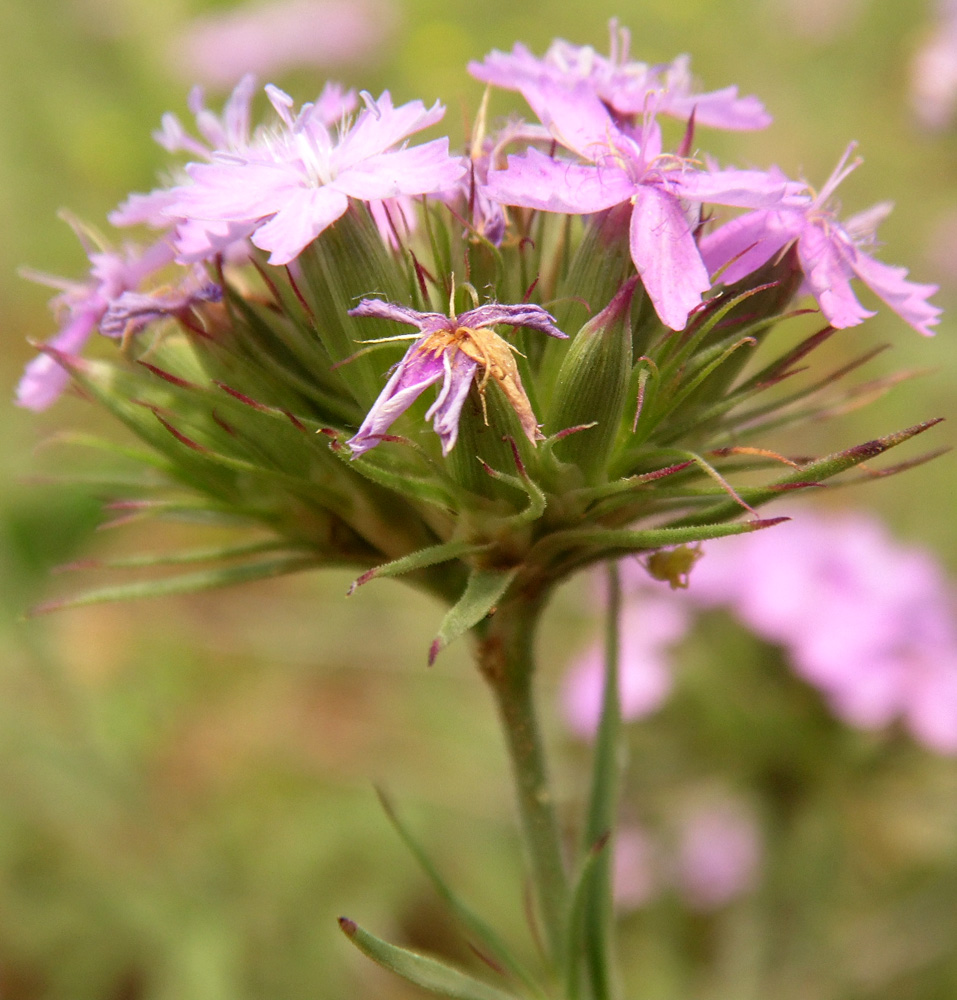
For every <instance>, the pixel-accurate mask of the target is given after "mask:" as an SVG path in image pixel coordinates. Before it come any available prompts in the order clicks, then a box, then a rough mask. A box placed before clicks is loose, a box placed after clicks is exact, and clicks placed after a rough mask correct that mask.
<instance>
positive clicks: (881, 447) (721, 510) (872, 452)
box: [671, 417, 943, 531]
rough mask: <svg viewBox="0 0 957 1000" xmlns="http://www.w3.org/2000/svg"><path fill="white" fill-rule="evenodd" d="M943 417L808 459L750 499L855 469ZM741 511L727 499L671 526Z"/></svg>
mask: <svg viewBox="0 0 957 1000" xmlns="http://www.w3.org/2000/svg"><path fill="white" fill-rule="evenodd" d="M942 420H943V417H937V418H936V419H934V420H925V421H923V423H919V424H914V425H913V426H912V427H908V428H906V429H905V430H902V431H897V432H896V433H894V434H888V435H886V436H885V437H881V438H875V439H874V440H873V441H865V442H864V443H863V444H859V445H855V446H854V447H853V448H847V449H845V450H844V451H838V452H834V453H833V454H831V455H826V456H825V457H824V458H819V459H817V460H816V461H813V462H808V463H807V464H805V465H802V466H801V468H800V469H797V470H796V471H795V472H793V473H791V474H790V475H788V476H783V477H782V478H781V479H778V480H776V481H775V482H774V483H772V484H771V485H770V486H766V487H763V488H761V487H757V488H756V489H755V490H754V491H753V492H751V497H753V499H749V503H750V504H751V506H752V507H759V506H760V505H761V504H764V503H767V502H768V501H770V500H774V499H776V498H778V497H780V496H781V492H782V490H784V489H787V488H788V487H789V486H793V485H794V484H796V483H805V482H814V483H819V482H822V481H823V480H825V479H830V478H831V477H832V476H836V475H839V474H840V473H842V472H845V471H846V470H847V469H852V468H854V466H856V465H860V464H861V463H862V462H867V461H870V460H871V459H872V458H876V457H877V456H878V455H881V454H883V453H884V452H885V451H888V450H889V449H891V448H896V447H897V445H899V444H903V443H904V442H905V441H909V440H910V439H911V438H912V437H916V436H917V435H918V434H923V433H924V431H927V430H930V428H931V427H935V426H936V425H937V424H939V423H940V422H941V421H942ZM740 513H741V507H740V505H739V504H737V503H735V502H734V501H729V502H727V503H723V504H718V505H716V506H713V507H709V508H707V509H706V510H704V511H702V512H701V513H699V514H693V515H691V516H689V517H685V518H682V519H681V520H680V521H675V522H674V523H673V525H672V526H671V530H679V531H680V530H684V529H685V528H686V527H691V526H698V525H703V524H704V523H705V522H709V523H710V522H714V521H722V520H728V519H730V518H732V517H736V516H737V515H738V514H740ZM749 523H754V522H749Z"/></svg>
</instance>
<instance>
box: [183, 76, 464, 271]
mask: <svg viewBox="0 0 957 1000" xmlns="http://www.w3.org/2000/svg"><path fill="white" fill-rule="evenodd" d="M267 93H268V94H269V97H270V100H271V101H272V105H273V108H274V109H275V111H276V114H277V116H278V118H279V124H278V126H277V127H276V128H275V129H274V130H273V131H271V132H270V133H268V134H267V133H263V135H262V141H260V142H257V143H254V144H252V145H251V146H250V147H249V148H248V149H246V150H243V151H239V152H232V153H219V152H217V153H216V154H215V155H214V156H213V158H212V161H211V162H208V163H192V164H190V165H189V166H188V167H187V168H186V169H187V173H188V174H189V177H190V180H191V183H189V184H185V185H183V186H181V187H179V188H176V189H174V191H173V197H172V199H171V202H170V204H168V205H167V206H166V208H165V213H166V215H167V216H169V217H170V218H171V219H175V220H177V221H178V222H179V223H180V225H181V226H182V225H183V224H184V223H185V224H186V227H187V229H188V231H189V238H188V239H187V238H183V237H182V236H181V237H180V239H179V243H178V250H179V251H180V257H181V259H184V260H197V259H201V258H202V257H203V256H204V255H209V254H211V253H214V252H215V251H216V248H217V246H218V245H219V244H220V243H221V241H222V238H223V233H224V232H228V233H229V235H230V237H233V238H235V236H236V234H237V233H245V234H246V235H249V236H250V237H251V239H252V242H253V243H254V244H255V245H256V246H258V247H260V248H261V249H263V250H268V251H270V254H271V256H270V258H269V261H270V263H271V264H287V263H289V262H290V261H291V260H293V259H294V258H295V257H297V256H298V255H299V253H301V251H302V250H303V249H304V248H305V247H306V246H307V245H308V244H309V243H311V242H312V240H314V239H315V238H316V237H317V236H318V235H319V234H320V233H321V232H322V231H323V230H324V229H326V227H328V226H330V225H331V224H332V223H333V222H335V221H336V219H338V218H340V217H341V216H342V215H343V214H344V213H345V211H346V209H347V208H348V207H349V200H350V199H351V198H354V199H358V200H360V201H366V202H370V201H381V200H385V199H391V198H399V197H403V196H409V195H422V194H431V193H434V192H436V191H443V190H447V189H448V188H450V187H452V186H453V185H454V184H455V183H456V182H457V181H458V180H459V178H460V177H461V176H462V174H463V172H464V170H465V167H464V165H463V164H462V162H461V161H460V160H459V159H455V158H453V157H451V156H450V155H449V151H448V139H436V140H433V141H432V142H427V143H424V144H423V145H421V146H410V147H407V146H404V145H403V143H404V141H405V140H406V139H407V138H408V137H409V136H410V135H412V134H414V133H415V132H419V131H421V130H422V129H424V128H427V127H428V126H430V125H433V124H435V122H437V121H438V120H439V119H440V118H441V117H442V115H443V114H444V109H443V108H442V106H441V105H439V104H435V105H434V106H433V107H432V108H430V109H426V108H425V106H424V105H423V104H422V102H421V101H410V102H409V103H408V104H403V105H400V106H399V107H394V106H393V104H392V98H391V97H390V96H389V93H388V92H387V91H386V92H385V93H383V94H382V96H381V97H380V98H379V99H378V100H377V101H371V99H370V101H369V102H368V105H367V107H365V108H364V109H363V110H362V111H361V112H360V113H359V115H358V117H357V118H356V120H355V122H354V123H353V124H352V125H351V126H343V128H342V130H341V132H340V133H339V134H338V135H337V136H333V135H332V134H331V133H330V131H329V127H328V123H327V122H326V121H324V120H323V115H322V114H321V113H320V112H319V109H318V107H317V106H314V105H307V106H306V107H304V108H303V109H302V111H300V113H299V114H298V115H295V116H294V115H293V114H292V112H291V105H292V101H291V99H290V98H289V97H288V96H287V95H286V94H284V93H283V92H282V91H280V90H278V89H277V88H267Z"/></svg>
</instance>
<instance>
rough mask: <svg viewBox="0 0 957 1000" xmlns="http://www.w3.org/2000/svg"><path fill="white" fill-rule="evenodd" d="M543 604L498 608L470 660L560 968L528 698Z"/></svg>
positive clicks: (556, 894)
mask: <svg viewBox="0 0 957 1000" xmlns="http://www.w3.org/2000/svg"><path fill="white" fill-rule="evenodd" d="M543 603H544V601H543V599H542V597H541V596H538V597H535V598H529V597H524V596H522V595H519V596H517V597H513V598H512V599H511V600H509V601H508V602H506V603H503V604H502V605H500V606H499V608H498V609H497V611H496V612H495V614H494V615H493V616H492V617H491V619H489V621H488V623H487V625H486V628H485V631H484V634H483V635H482V637H481V638H480V640H479V642H478V645H477V650H476V656H477V661H478V665H479V669H480V670H481V671H482V674H483V676H484V677H485V679H486V681H488V684H489V687H490V688H491V689H492V693H493V695H494V696H495V701H496V705H497V707H498V711H499V717H500V720H501V723H502V729H503V731H504V734H505V740H506V744H507V749H508V752H509V756H510V757H511V761H512V777H513V780H514V782H515V791H516V796H517V798H518V806H519V813H520V817H521V826H522V834H523V838H524V841H525V850H526V853H527V855H528V862H529V865H530V867H531V875H532V882H533V886H534V890H535V896H536V900H537V903H538V911H539V917H540V919H541V922H542V926H543V929H544V934H545V939H546V941H545V944H546V947H547V951H548V955H549V957H550V959H551V961H552V963H553V968H554V969H555V970H556V972H557V970H558V969H560V968H561V967H562V962H563V953H564V949H565V941H566V931H565V924H566V919H567V911H568V877H567V873H566V870H565V861H564V857H563V854H562V843H561V836H560V833H559V827H558V821H557V818H556V815H555V805H554V801H553V799H552V793H551V790H550V787H549V782H548V770H547V767H546V764H545V753H544V747H543V745H542V739H541V734H540V732H539V728H538V721H537V719H536V715H535V706H534V696H533V684H532V681H533V674H534V648H533V647H534V633H535V626H536V624H537V622H538V617H539V613H540V611H541V608H542V604H543Z"/></svg>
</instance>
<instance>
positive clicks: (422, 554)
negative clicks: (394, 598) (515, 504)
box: [347, 541, 491, 596]
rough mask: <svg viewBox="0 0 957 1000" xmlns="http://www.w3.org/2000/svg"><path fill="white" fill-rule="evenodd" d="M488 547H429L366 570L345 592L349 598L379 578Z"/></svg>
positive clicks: (448, 544) (463, 544) (463, 543)
mask: <svg viewBox="0 0 957 1000" xmlns="http://www.w3.org/2000/svg"><path fill="white" fill-rule="evenodd" d="M490 547H491V546H489V545H478V544H476V543H474V542H466V541H457V542H445V543H443V544H441V545H431V546H429V547H428V548H424V549H419V550H418V551H417V552H413V553H411V554H410V555H407V556H403V557H402V558H401V559H393V560H392V561H391V562H387V563H382V564H381V565H380V566H374V567H373V568H372V569H370V570H366V572H365V573H363V574H362V575H361V576H358V577H356V579H355V580H353V581H352V584H351V585H350V587H349V590H348V591H347V594H348V595H349V596H351V595H352V594H354V593H355V592H356V590H357V589H358V588H359V587H361V586H362V585H363V584H365V583H368V582H369V581H370V580H376V579H378V578H379V577H389V576H402V575H403V574H404V573H412V572H414V571H415V570H417V569H427V568H428V567H429V566H438V565H439V564H440V563H444V562H450V561H451V560H453V559H459V558H461V557H463V556H469V555H476V554H478V553H480V552H483V551H486V550H488V549H489V548H490Z"/></svg>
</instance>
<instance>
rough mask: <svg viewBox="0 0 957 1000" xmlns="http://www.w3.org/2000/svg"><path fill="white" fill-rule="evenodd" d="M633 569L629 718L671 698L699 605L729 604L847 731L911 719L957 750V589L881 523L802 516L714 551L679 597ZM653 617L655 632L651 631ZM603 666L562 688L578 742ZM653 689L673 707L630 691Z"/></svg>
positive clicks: (586, 660) (938, 743)
mask: <svg viewBox="0 0 957 1000" xmlns="http://www.w3.org/2000/svg"><path fill="white" fill-rule="evenodd" d="M624 565H625V568H626V575H625V579H624V582H625V583H626V585H628V587H629V591H630V595H631V596H630V599H629V600H627V601H626V603H625V606H624V609H623V616H622V637H621V648H622V655H621V666H620V681H619V683H620V686H621V693H622V708H623V715H624V716H625V718H629V717H630V718H637V717H640V716H643V715H645V714H648V713H650V712H652V711H654V710H655V709H656V708H657V707H658V705H659V704H660V703H661V702H662V701H663V700H664V697H665V695H666V694H667V692H668V690H669V686H670V685H669V682H668V681H667V680H665V681H664V682H663V681H662V680H661V671H662V670H664V669H666V653H667V652H668V650H667V647H668V646H670V645H671V644H674V643H677V642H678V641H679V640H680V639H681V637H682V634H683V633H684V631H685V630H686V629H688V628H690V625H691V618H690V616H689V611H690V610H691V608H694V607H698V608H712V607H721V608H727V609H728V610H730V611H731V612H732V613H733V614H734V615H735V616H736V617H737V618H738V619H739V620H740V621H742V622H743V623H744V624H745V625H746V626H747V627H748V628H749V629H750V630H751V631H752V632H753V633H754V634H755V635H757V636H759V637H760V638H761V639H763V640H765V641H766V642H770V643H774V644H776V645H778V646H781V647H782V648H783V649H784V651H785V653H786V654H787V656H788V659H789V661H790V663H791V665H792V667H793V669H794V672H795V673H796V674H797V675H798V676H799V677H801V678H802V679H803V680H805V681H807V682H808V683H809V684H812V685H814V687H816V688H817V689H818V690H819V691H820V692H821V693H822V694H823V695H824V697H825V698H826V700H827V702H828V704H829V705H830V707H831V709H832V710H833V711H834V713H835V714H836V715H837V716H838V717H840V718H841V719H843V720H844V721H845V722H848V723H850V724H851V725H854V726H860V727H862V728H868V729H874V728H879V727H883V726H887V725H889V724H891V723H892V722H894V721H895V720H896V719H900V720H901V721H902V722H903V723H904V725H905V726H906V728H907V729H909V730H910V732H911V733H912V734H913V736H914V737H915V738H916V739H917V740H918V741H919V742H921V743H922V744H924V745H925V746H927V747H929V748H930V749H932V750H935V751H937V752H939V753H949V754H953V753H957V626H955V618H954V606H955V594H954V591H953V588H952V587H951V585H950V584H949V582H948V581H947V580H946V579H945V577H944V575H943V573H942V571H941V569H940V567H939V566H938V565H937V564H936V563H935V562H934V560H933V559H932V558H931V557H930V556H929V555H928V554H927V553H925V552H922V551H920V550H918V549H908V548H905V547H903V546H899V545H896V544H895V543H894V542H893V541H892V540H891V539H890V538H889V537H888V536H887V533H886V531H885V530H884V529H883V528H882V527H881V526H880V525H879V524H878V523H877V522H876V521H873V520H869V519H867V518H864V517H861V516H851V515H847V516H843V517H840V518H820V517H815V516H814V515H813V514H810V513H809V512H808V511H804V512H803V514H802V516H801V517H800V518H799V519H795V520H794V521H791V522H789V523H788V524H787V525H782V526H780V527H779V528H777V529H776V530H774V531H769V532H762V533H760V534H755V535H749V536H748V537H746V538H741V539H738V540H737V541H736V542H735V545H734V546H733V547H726V546H722V545H712V546H710V547H709V548H708V549H707V551H706V553H705V557H704V558H703V559H701V560H700V561H699V562H698V563H696V565H695V567H694V570H693V572H692V573H691V579H690V587H689V589H688V590H687V591H686V592H683V593H682V595H681V596H679V595H671V594H669V593H664V594H662V593H660V592H658V591H657V590H656V591H654V592H652V591H651V588H652V587H655V586H656V585H655V584H653V583H651V582H650V580H649V578H648V576H647V574H646V573H645V570H644V569H643V568H640V567H639V566H638V564H637V563H634V562H632V563H626V564H624ZM689 601H690V602H691V604H690V607H689V604H688V602H689ZM679 602H680V603H679ZM672 605H674V607H672ZM651 609H654V610H653V611H652V612H651V614H652V617H653V619H654V621H655V622H657V623H659V624H658V626H657V627H648V624H647V613H648V612H649V611H650V610H651ZM662 628H664V629H665V631H664V632H662ZM663 640H664V641H663ZM600 656H601V653H600V651H599V650H598V649H597V648H595V649H593V650H591V651H589V652H588V653H586V654H585V656H584V657H582V658H581V659H580V660H579V662H578V663H577V664H576V665H575V666H574V667H573V668H572V670H571V671H570V673H569V675H568V677H567V680H566V684H565V687H564V696H563V707H564V715H565V719H566V722H567V724H568V726H569V728H570V729H571V730H572V731H574V732H576V733H578V734H579V735H585V736H587V735H589V734H590V733H592V732H594V729H595V727H596V725H597V720H598V712H599V705H600V701H601V684H602V680H601V671H600V669H599V667H600ZM649 685H651V686H652V687H653V689H654V690H655V691H661V692H663V693H662V695H661V697H655V698H652V699H645V700H644V701H643V702H637V703H636V702H634V700H633V695H630V694H629V692H641V691H646V690H648V689H649Z"/></svg>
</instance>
